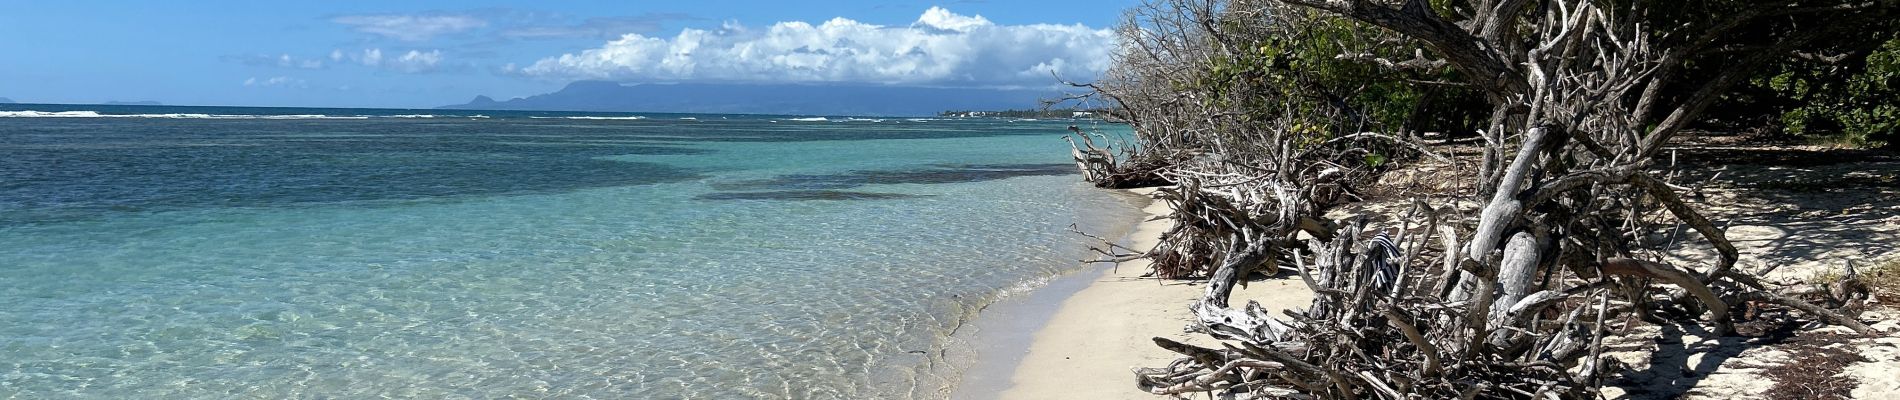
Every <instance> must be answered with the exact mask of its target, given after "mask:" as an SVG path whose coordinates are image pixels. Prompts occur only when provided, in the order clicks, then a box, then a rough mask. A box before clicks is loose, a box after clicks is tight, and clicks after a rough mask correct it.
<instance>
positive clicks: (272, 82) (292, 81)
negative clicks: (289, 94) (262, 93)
mask: <svg viewBox="0 0 1900 400" xmlns="http://www.w3.org/2000/svg"><path fill="white" fill-rule="evenodd" d="M244 86H254V87H291V88H302V87H305V86H307V84H306V82H304V80H302V79H297V78H291V77H287V76H278V77H270V78H264V79H257V78H256V77H252V78H250V79H245V80H244Z"/></svg>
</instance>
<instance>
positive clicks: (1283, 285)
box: [951, 189, 1312, 399]
mask: <svg viewBox="0 0 1900 400" xmlns="http://www.w3.org/2000/svg"><path fill="white" fill-rule="evenodd" d="M1153 192H1154V189H1133V190H1126V191H1124V193H1131V194H1134V195H1138V196H1141V197H1144V198H1149V199H1150V200H1149V204H1148V205H1147V206H1145V207H1143V208H1142V211H1143V217H1142V218H1143V220H1142V221H1141V222H1140V223H1139V224H1138V225H1136V226H1135V228H1134V229H1133V230H1132V231H1130V232H1129V234H1128V235H1127V236H1126V237H1124V238H1121V240H1120V241H1121V242H1122V243H1123V244H1124V245H1127V246H1129V247H1131V248H1134V249H1138V250H1147V249H1151V248H1153V247H1154V246H1155V244H1156V242H1158V241H1159V240H1160V237H1161V234H1162V233H1163V232H1166V231H1167V230H1168V229H1169V228H1171V227H1172V225H1173V222H1172V221H1169V220H1167V219H1165V216H1167V215H1168V214H1169V213H1170V211H1171V210H1170V209H1169V205H1168V204H1167V203H1166V202H1161V201H1153V200H1152V193H1153ZM1147 271H1148V261H1147V260H1135V261H1130V262H1124V263H1122V265H1119V266H1113V265H1108V266H1098V267H1093V268H1091V269H1089V270H1084V271H1079V272H1077V273H1073V274H1070V275H1068V276H1063V277H1061V278H1059V279H1058V280H1056V281H1052V282H1051V284H1050V285H1048V286H1045V287H1043V288H1038V289H1036V290H1035V291H1034V292H1032V293H1031V294H1030V295H1029V296H1023V297H1022V299H1023V301H1021V302H1019V303H1016V304H1011V305H1006V306H1005V307H1009V308H1006V309H1004V310H999V312H998V313H997V314H1004V315H1000V316H996V315H993V317H998V318H999V319H1000V320H998V321H993V322H994V323H991V324H987V325H989V326H992V327H994V328H992V332H989V333H979V336H978V337H979V339H987V340H982V341H979V342H978V351H977V360H976V362H975V363H974V364H973V365H972V368H971V369H970V370H968V371H966V373H965V375H964V377H963V379H962V380H961V381H960V382H958V384H957V385H956V386H957V387H956V388H955V390H953V391H952V396H951V398H953V399H982V398H1003V399H1051V398H1087V399H1155V398H1160V397H1159V396H1156V395H1152V394H1148V393H1144V392H1142V391H1140V390H1139V389H1137V388H1136V387H1135V384H1134V383H1135V380H1134V374H1133V371H1134V369H1135V368H1139V367H1161V366H1166V365H1167V364H1168V363H1169V362H1171V361H1173V360H1174V359H1175V358H1178V357H1179V355H1177V354H1175V353H1173V352H1169V351H1167V350H1163V349H1161V348H1160V347H1156V346H1155V345H1154V343H1153V341H1152V338H1154V337H1167V338H1169V339H1173V340H1177V341H1182V342H1185V343H1192V344H1199V345H1204V346H1218V344H1217V343H1215V341H1214V340H1213V339H1211V338H1208V337H1207V336H1206V335H1189V334H1187V333H1186V332H1185V331H1184V329H1183V327H1185V326H1186V324H1187V322H1188V321H1189V320H1190V319H1191V318H1192V314H1190V312H1189V311H1188V305H1189V304H1192V303H1193V302H1194V301H1195V300H1197V299H1199V298H1200V296H1201V295H1202V292H1203V291H1204V286H1203V285H1202V283H1203V281H1163V280H1157V279H1153V278H1144V277H1141V275H1142V274H1144V273H1146V272H1147ZM1248 300H1252V301H1259V302H1260V304H1261V305H1262V306H1264V307H1267V308H1268V309H1285V308H1291V307H1304V306H1306V305H1307V304H1310V303H1311V301H1312V294H1311V293H1310V292H1308V291H1307V289H1306V287H1305V286H1304V285H1302V284H1300V283H1299V281H1298V280H1297V279H1292V280H1290V279H1285V278H1284V277H1276V278H1266V279H1257V280H1254V281H1251V282H1250V283H1249V284H1248V286H1247V287H1246V288H1236V289H1235V291H1234V301H1236V302H1244V301H1248ZM1039 311H1040V312H1039ZM1012 314H1013V315H1012ZM1010 317H1014V318H1010ZM1025 339H1026V340H1025ZM1025 342H1026V343H1025Z"/></svg>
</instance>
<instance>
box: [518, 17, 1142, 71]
mask: <svg viewBox="0 0 1900 400" xmlns="http://www.w3.org/2000/svg"><path fill="white" fill-rule="evenodd" d="M1114 47H1115V35H1114V34H1113V32H1111V31H1109V30H1106V29H1091V28H1089V27H1086V26H1082V25H1048V24H1035V25H997V24H995V23H993V22H991V21H989V20H988V19H985V18H983V17H982V16H965V15H958V14H956V13H952V12H950V11H949V10H945V9H943V8H941V7H932V8H930V9H929V10H927V11H924V13H923V15H922V16H920V17H918V19H917V21H916V22H915V23H912V24H911V25H909V26H902V27H892V26H881V25H873V24H866V23H862V22H858V21H853V20H850V19H845V18H833V19H831V20H830V21H825V22H824V23H822V24H819V25H812V24H810V23H806V22H800V21H792V22H780V23H777V24H774V25H772V26H771V27H769V28H766V29H764V30H753V29H749V28H747V27H744V26H741V25H738V24H737V23H731V22H728V23H726V24H725V26H723V27H721V28H719V29H716V30H701V29H686V30H682V31H680V33H679V34H678V35H676V36H674V37H672V38H659V37H648V36H643V35H640V34H627V35H624V36H621V37H620V38H619V39H617V40H614V41H610V42H607V43H606V44H604V45H602V46H601V47H599V48H595V49H589V50H585V51H581V52H579V53H570V54H563V55H561V56H558V57H548V58H544V59H541V60H539V61H536V62H535V63H533V64H531V65H528V66H525V67H521V68H520V69H519V70H518V71H519V73H522V74H526V75H530V76H537V77H544V78H553V79H607V80H620V81H690V80H708V81H773V82H861V83H888V84H919V85H946V86H1024V85H1031V86H1039V85H1048V84H1051V83H1054V82H1053V79H1052V78H1051V77H1050V72H1051V71H1052V70H1053V71H1054V72H1057V73H1060V74H1062V76H1063V77H1064V78H1070V79H1090V78H1093V77H1094V76H1095V75H1097V74H1099V73H1100V72H1101V71H1103V70H1105V69H1107V67H1108V64H1109V56H1110V53H1111V52H1112V51H1113V50H1114Z"/></svg>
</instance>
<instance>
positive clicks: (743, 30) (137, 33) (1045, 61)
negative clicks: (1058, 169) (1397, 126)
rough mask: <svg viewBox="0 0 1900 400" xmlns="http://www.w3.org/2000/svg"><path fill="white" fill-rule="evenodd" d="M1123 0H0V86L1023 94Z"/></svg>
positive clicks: (297, 102) (272, 101) (457, 95)
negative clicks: (849, 88) (922, 89)
mask: <svg viewBox="0 0 1900 400" xmlns="http://www.w3.org/2000/svg"><path fill="white" fill-rule="evenodd" d="M1134 2H1135V0H1111V1H1083V0H1043V1H1017V0H989V1H976V0H965V1H936V2H932V1H728V0H668V1H633V0H620V1H571V2H570V1H563V2H548V1H540V2H528V1H512V2H510V1H480V0H477V1H404V2H397V1H308V2H287V1H281V2H280V1H166V2H153V1H23V0H0V10H4V11H3V12H0V55H3V56H0V97H6V98H11V99H13V100H15V101H19V102H26V103H72V104H87V103H102V102H107V101H158V102H162V103H165V104H170V105H230V106H289V107H374V108H427V107H434V106H440V105H446V104H457V103H462V102H466V101H468V100H469V99H470V98H473V97H474V96H475V95H488V96H491V97H494V98H496V99H507V98H512V97H521V96H529V95H534V94H540V93H546V92H551V91H555V90H558V89H559V88H560V87H562V86H564V85H565V84H566V83H568V82H571V81H574V80H582V79H590V80H612V81H618V82H624V83H649V82H658V83H667V82H701V83H755V82H772V83H788V82H795V83H809V84H859V85H862V84H874V85H900V86H926V87H982V88H1023V87H1040V86H1049V85H1052V84H1053V83H1054V78H1052V77H1051V71H1054V72H1056V73H1060V74H1061V75H1062V76H1063V77H1064V78H1067V79H1070V80H1088V79H1092V78H1093V77H1094V75H1095V74H1098V73H1100V72H1101V70H1103V69H1105V68H1106V67H1107V64H1108V57H1109V54H1110V53H1111V52H1112V50H1113V47H1114V38H1113V34H1112V33H1111V31H1110V30H1109V29H1110V28H1112V27H1113V25H1114V23H1115V22H1116V21H1117V20H1119V19H1120V15H1121V12H1122V9H1124V8H1126V7H1128V6H1131V5H1133V4H1134Z"/></svg>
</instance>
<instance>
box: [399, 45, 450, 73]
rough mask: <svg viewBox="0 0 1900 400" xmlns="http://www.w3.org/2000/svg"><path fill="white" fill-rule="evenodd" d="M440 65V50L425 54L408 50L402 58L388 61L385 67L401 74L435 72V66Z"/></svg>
mask: <svg viewBox="0 0 1900 400" xmlns="http://www.w3.org/2000/svg"><path fill="white" fill-rule="evenodd" d="M441 63H442V51H441V50H429V52H427V53H424V52H421V51H417V50H410V51H409V52H408V53H403V54H402V56H399V57H396V58H395V59H393V60H390V61H389V62H388V64H387V65H385V67H386V68H389V69H394V70H397V71H402V72H425V71H433V70H435V67H436V65H438V64H441Z"/></svg>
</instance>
